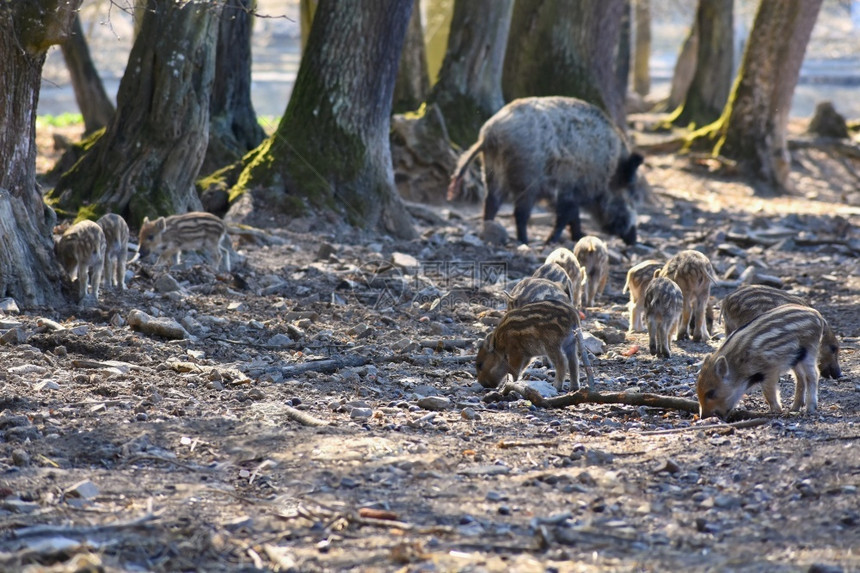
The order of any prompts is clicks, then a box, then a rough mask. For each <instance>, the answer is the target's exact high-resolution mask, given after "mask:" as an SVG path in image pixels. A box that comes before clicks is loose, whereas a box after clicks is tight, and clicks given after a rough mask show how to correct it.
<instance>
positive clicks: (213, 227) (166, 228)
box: [140, 211, 230, 271]
mask: <svg viewBox="0 0 860 573" xmlns="http://www.w3.org/2000/svg"><path fill="white" fill-rule="evenodd" d="M228 241H229V236H228V235H227V226H226V225H225V224H224V221H222V220H221V219H219V218H218V217H216V216H215V215H212V214H211V213H204V212H202V211H192V212H191V213H185V214H184V215H171V216H170V217H159V218H158V219H156V220H154V221H150V220H149V219H148V218H146V219H144V220H143V225H141V227H140V256H141V258H143V257H146V256H148V255H149V253H155V254H156V255H158V263H157V264H163V263H167V261H169V260H170V259H173V264H178V263H179V253H180V252H181V251H197V250H201V251H205V252H206V254H207V255H208V256H209V258H210V259H211V260H212V261H213V262H214V266H215V268H216V269H217V268H219V267H220V266H221V261H222V260H224V262H225V264H224V266H225V267H226V269H227V270H228V271H229V270H230V248H229V245H227V244H226V243H227V242H228Z"/></svg>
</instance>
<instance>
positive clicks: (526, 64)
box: [502, 0, 625, 126]
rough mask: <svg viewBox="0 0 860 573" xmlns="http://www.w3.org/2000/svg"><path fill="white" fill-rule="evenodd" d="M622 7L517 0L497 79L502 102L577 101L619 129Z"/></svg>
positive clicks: (610, 0)
mask: <svg viewBox="0 0 860 573" xmlns="http://www.w3.org/2000/svg"><path fill="white" fill-rule="evenodd" d="M624 8H625V1H624V0H602V1H600V2H597V1H594V2H580V1H577V0H518V1H517V2H516V3H515V5H514V12H513V18H512V19H511V30H510V35H509V37H508V48H507V54H506V56H505V65H504V74H503V76H502V90H503V92H504V94H505V98H506V99H507V100H512V99H515V98H520V97H526V96H550V95H564V96H573V97H578V98H580V99H583V100H585V101H587V102H589V103H592V104H594V105H596V106H598V107H600V108H602V109H603V110H605V111H606V112H607V113H608V114H609V116H610V117H612V118H613V119H614V120H615V122H616V123H618V125H619V126H623V125H624V99H625V93H624V91H623V89H622V86H619V85H618V80H617V70H616V63H617V54H618V44H619V38H620V30H621V21H622V17H623V12H624Z"/></svg>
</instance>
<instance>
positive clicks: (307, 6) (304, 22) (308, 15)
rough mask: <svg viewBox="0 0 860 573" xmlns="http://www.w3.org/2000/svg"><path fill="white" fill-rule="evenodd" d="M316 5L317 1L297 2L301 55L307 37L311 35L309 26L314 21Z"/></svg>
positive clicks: (302, 0) (304, 0)
mask: <svg viewBox="0 0 860 573" xmlns="http://www.w3.org/2000/svg"><path fill="white" fill-rule="evenodd" d="M318 3H319V2H318V0H300V1H299V19H300V23H299V29H300V31H301V34H302V53H304V52H305V47H306V46H307V45H308V36H309V35H310V33H311V24H312V23H313V21H314V14H315V13H316V11H317V4H318Z"/></svg>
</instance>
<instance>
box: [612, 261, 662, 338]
mask: <svg viewBox="0 0 860 573" xmlns="http://www.w3.org/2000/svg"><path fill="white" fill-rule="evenodd" d="M662 268H663V263H661V262H659V261H654V260H649V261H643V262H641V263H639V264H638V265H635V266H634V267H632V268H631V269H630V270H629V271H627V281H626V282H625V283H624V288H623V289H622V291H621V292H622V293H625V292H627V291H628V290H629V291H630V302H629V303H627V308H628V309H629V310H630V327H629V329H628V332H644V331H645V330H646V328H645V321H644V320H643V319H644V318H645V289H647V288H648V284H649V283H650V282H651V279H653V278H654V273H655V272H657V271H659V270H660V269H662Z"/></svg>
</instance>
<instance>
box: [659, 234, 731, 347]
mask: <svg viewBox="0 0 860 573" xmlns="http://www.w3.org/2000/svg"><path fill="white" fill-rule="evenodd" d="M660 276H662V277H666V278H669V279H672V280H673V281H675V283H676V284H677V285H678V286H679V287H681V292H683V293H684V310H683V312H682V313H681V326H680V328H678V340H685V339H686V338H687V331H688V330H689V329H690V319H692V320H693V321H694V325H695V326H693V328H692V330H693V340H695V341H696V342H703V341H707V340H708V339H710V337H711V335H710V334H708V326H707V322H706V317H705V315H706V307H707V306H708V298H709V297H710V296H711V283H715V282H717V278H716V277H715V276H714V267H712V266H711V261H709V260H708V257H706V256H705V255H703V254H702V253H700V252H699V251H694V250H691V249H690V250H685V251H681V252H680V253H678V254H677V255H675V256H674V257H672V258H671V259H669V260H668V261H667V262H666V264H665V265H664V266H663V269H662V270H661V271H660Z"/></svg>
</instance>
